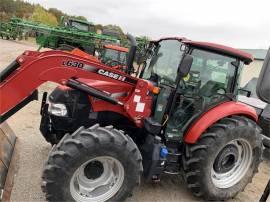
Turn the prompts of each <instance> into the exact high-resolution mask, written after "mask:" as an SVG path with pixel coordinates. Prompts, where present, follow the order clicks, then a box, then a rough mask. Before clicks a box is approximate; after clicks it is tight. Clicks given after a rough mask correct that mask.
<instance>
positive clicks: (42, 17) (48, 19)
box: [31, 6, 58, 26]
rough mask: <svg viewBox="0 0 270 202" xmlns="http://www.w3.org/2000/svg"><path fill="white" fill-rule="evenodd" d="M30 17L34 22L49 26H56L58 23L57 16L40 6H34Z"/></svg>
mask: <svg viewBox="0 0 270 202" xmlns="http://www.w3.org/2000/svg"><path fill="white" fill-rule="evenodd" d="M31 19H32V20H33V21H35V22H40V23H43V24H46V25H50V26H57V24H58V22H57V18H56V17H55V16H54V15H53V14H52V13H49V12H48V11H46V10H45V9H44V8H42V7H41V6H37V7H36V8H35V10H34V12H33V15H32V17H31Z"/></svg>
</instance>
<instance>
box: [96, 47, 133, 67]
mask: <svg viewBox="0 0 270 202" xmlns="http://www.w3.org/2000/svg"><path fill="white" fill-rule="evenodd" d="M127 58H128V48H125V47H121V46H117V45H110V44H107V45H104V48H103V50H102V51H101V55H100V60H101V62H102V63H103V64H105V65H107V66H110V67H115V68H118V67H124V66H126V65H127Z"/></svg>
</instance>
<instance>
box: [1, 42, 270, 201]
mask: <svg viewBox="0 0 270 202" xmlns="http://www.w3.org/2000/svg"><path fill="white" fill-rule="evenodd" d="M35 49H37V47H36V46H35V45H33V44H30V43H28V42H18V41H5V40H1V39H0V69H1V68H4V67H6V66H7V65H8V64H9V63H10V62H11V61H12V60H14V59H15V58H16V57H17V56H18V55H19V54H21V53H22V52H23V51H24V50H35ZM25 79H28V78H25ZM21 85H23V83H22V84H21ZM53 86H54V84H45V85H43V86H41V87H40V88H39V91H40V95H41V93H42V92H43V91H50V90H51V89H52V88H53ZM1 99H4V98H1ZM39 110H40V101H35V102H32V103H31V104H29V105H28V106H26V107H25V108H24V109H22V110H21V111H19V112H18V113H17V114H15V115H14V116H13V117H11V118H10V119H9V120H8V123H9V124H10V126H11V127H12V128H13V130H14V131H15V133H16V134H17V136H18V139H19V143H20V144H19V151H20V159H19V169H18V172H17V174H16V176H15V182H14V187H13V191H12V195H11V201H29V202H30V201H45V198H44V194H43V193H42V191H41V188H40V185H41V173H42V167H43V164H44V162H45V160H46V158H47V155H48V152H49V151H50V149H51V146H50V145H49V144H48V143H46V141H45V140H44V139H43V137H42V136H41V134H40V132H39V122H40V115H39ZM269 178H270V162H263V163H262V164H261V165H260V168H259V173H258V174H256V176H255V177H254V179H253V182H252V183H251V184H249V185H248V186H247V187H246V189H245V191H244V192H242V193H239V194H238V195H237V196H236V198H235V199H233V200H231V201H243V202H244V201H245V202H246V201H258V200H259V198H260V196H261V194H262V191H263V189H264V187H265V185H266V183H267V181H268V180H269ZM128 201H129V202H132V201H155V202H159V201H160V202H161V201H162V202H163V201H168V202H169V201H198V199H196V198H194V197H193V196H192V195H191V193H190V192H189V191H188V189H187V188H186V186H185V184H184V182H183V180H182V178H181V177H180V176H164V177H163V178H162V180H161V182H160V183H158V184H151V183H150V184H142V185H141V186H140V187H138V188H136V190H135V192H134V194H133V197H132V198H129V199H128ZM268 202H270V200H269V201H268Z"/></svg>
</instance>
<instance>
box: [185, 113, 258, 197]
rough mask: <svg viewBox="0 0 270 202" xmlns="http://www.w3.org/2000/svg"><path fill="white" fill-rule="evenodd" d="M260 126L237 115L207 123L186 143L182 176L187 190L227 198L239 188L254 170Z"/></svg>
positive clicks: (241, 188) (202, 195)
mask: <svg viewBox="0 0 270 202" xmlns="http://www.w3.org/2000/svg"><path fill="white" fill-rule="evenodd" d="M261 153H262V140H261V137H260V129H259V128H258V127H257V125H256V123H255V122H253V121H251V120H249V119H247V118H245V117H241V116H232V117H230V118H224V119H222V120H221V121H219V122H218V123H216V124H214V125H213V126H211V127H210V128H209V129H208V130H207V131H206V132H205V133H204V134H202V136H201V137H200V139H199V140H198V142H197V143H196V144H194V145H186V149H185V155H184V159H183V164H184V175H185V176H184V177H185V180H186V182H187V185H188V187H189V189H190V190H191V191H192V193H193V194H194V195H195V196H197V197H202V198H204V199H205V200H227V199H230V198H233V197H234V196H235V195H236V194H237V193H239V192H240V191H243V190H244V188H245V187H246V185H247V184H248V183H249V182H251V180H252V178H253V176H254V174H255V173H256V172H257V170H258V166H259V163H260V160H261Z"/></svg>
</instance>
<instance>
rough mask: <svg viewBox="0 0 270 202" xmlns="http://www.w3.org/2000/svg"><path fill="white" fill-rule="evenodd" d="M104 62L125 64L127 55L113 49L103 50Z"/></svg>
mask: <svg viewBox="0 0 270 202" xmlns="http://www.w3.org/2000/svg"><path fill="white" fill-rule="evenodd" d="M104 60H106V61H107V60H112V61H118V62H119V63H120V64H126V63H127V53H126V52H120V51H117V50H113V49H105V53H104Z"/></svg>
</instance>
